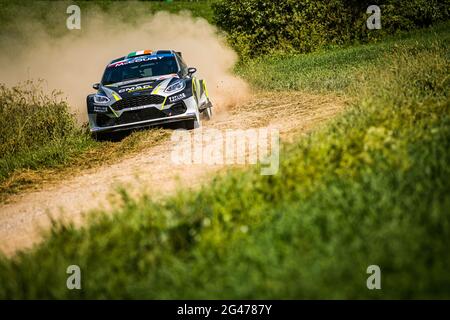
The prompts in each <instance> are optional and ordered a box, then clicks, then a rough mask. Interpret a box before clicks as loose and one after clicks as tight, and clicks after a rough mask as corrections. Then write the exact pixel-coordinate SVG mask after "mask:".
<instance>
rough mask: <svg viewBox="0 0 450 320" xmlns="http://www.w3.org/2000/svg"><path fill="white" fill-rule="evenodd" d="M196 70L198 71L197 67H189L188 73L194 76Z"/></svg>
mask: <svg viewBox="0 0 450 320" xmlns="http://www.w3.org/2000/svg"><path fill="white" fill-rule="evenodd" d="M196 72H197V68H193V67H190V68H188V75H190V76H192V75H193V74H194V73H196Z"/></svg>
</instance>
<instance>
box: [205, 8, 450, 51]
mask: <svg viewBox="0 0 450 320" xmlns="http://www.w3.org/2000/svg"><path fill="white" fill-rule="evenodd" d="M373 4H377V5H379V7H380V9H381V21H382V28H381V29H380V30H369V29H368V28H367V27H366V20H367V18H368V17H369V16H370V14H367V13H366V10H367V8H368V7H369V6H370V5H373ZM213 10H214V22H215V23H216V24H217V25H218V26H219V27H220V28H221V29H222V30H224V31H226V32H228V34H229V36H228V39H229V41H230V43H231V44H232V45H233V46H234V47H235V49H236V50H237V51H238V52H239V53H240V54H241V56H243V57H255V56H259V55H261V54H267V53H274V52H283V53H286V52H295V53H298V52H300V53H304V52H312V51H315V50H317V49H321V48H328V47H330V46H333V45H344V44H349V43H354V42H356V41H359V42H369V41H377V40H380V39H382V38H384V37H385V36H386V35H390V34H396V33H398V32H402V31H406V30H412V29H415V28H422V27H427V26H430V25H431V24H432V23H436V22H438V21H442V20H446V19H448V18H449V17H450V1H449V0H444V1H442V0H413V1H403V0H379V1H375V2H374V1H360V0H329V1H315V0H303V1H298V0H285V1H264V0H221V1H218V2H216V3H214V4H213Z"/></svg>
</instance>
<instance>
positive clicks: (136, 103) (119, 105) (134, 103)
mask: <svg viewBox="0 0 450 320" xmlns="http://www.w3.org/2000/svg"><path fill="white" fill-rule="evenodd" d="M163 102H164V97H163V96H159V95H155V94H147V95H139V96H136V97H129V98H124V99H122V100H119V101H117V102H114V103H113V104H112V108H113V109H114V110H116V111H118V110H122V109H125V108H133V107H140V106H146V105H150V104H161V103H163Z"/></svg>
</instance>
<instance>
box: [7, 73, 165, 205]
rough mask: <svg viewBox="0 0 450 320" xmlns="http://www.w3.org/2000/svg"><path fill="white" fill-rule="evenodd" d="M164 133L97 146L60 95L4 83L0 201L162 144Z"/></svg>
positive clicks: (36, 84)
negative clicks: (8, 85)
mask: <svg viewBox="0 0 450 320" xmlns="http://www.w3.org/2000/svg"><path fill="white" fill-rule="evenodd" d="M168 136H169V131H168V130H164V129H155V130H146V131H136V132H133V133H131V134H129V135H128V136H125V135H123V136H122V138H123V139H122V140H118V141H107V142H97V141H95V140H94V139H92V138H91V136H90V134H89V132H88V130H87V128H86V127H82V128H81V127H79V126H78V125H77V123H76V120H75V117H74V116H73V115H72V114H70V112H69V107H68V105H67V103H66V102H65V101H63V100H61V99H60V98H59V95H58V94H57V93H52V94H45V93H43V91H42V88H41V84H40V83H39V82H31V81H28V82H26V83H24V84H21V85H18V86H16V87H13V88H7V87H5V86H2V85H0V154H1V156H0V200H3V201H4V200H6V199H7V198H8V196H10V195H11V194H14V193H17V192H19V191H23V190H25V189H27V188H30V187H38V186H39V185H40V184H41V183H42V182H49V181H56V180H58V179H59V178H61V177H66V176H67V175H68V174H69V173H70V174H73V173H74V172H75V171H79V170H83V169H86V168H92V167H96V166H101V165H104V164H109V163H112V162H113V161H116V160H117V159H118V158H122V157H124V156H128V155H131V154H133V153H136V152H138V151H142V150H143V149H145V148H149V147H151V146H154V145H156V144H158V143H160V142H162V141H164V140H165V139H166V138H168Z"/></svg>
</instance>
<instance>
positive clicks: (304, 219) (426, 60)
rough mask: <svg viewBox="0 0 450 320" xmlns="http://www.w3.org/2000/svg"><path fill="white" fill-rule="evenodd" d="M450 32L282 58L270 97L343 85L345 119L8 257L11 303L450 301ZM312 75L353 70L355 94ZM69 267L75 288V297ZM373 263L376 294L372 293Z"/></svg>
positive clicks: (4, 266) (3, 271) (5, 290)
mask: <svg viewBox="0 0 450 320" xmlns="http://www.w3.org/2000/svg"><path fill="white" fill-rule="evenodd" d="M448 30H449V29H448V28H439V29H436V33H435V32H434V30H428V31H427V32H426V34H425V33H423V34H421V35H420V36H417V37H416V38H414V39H415V40H414V41H404V42H398V44H397V45H386V44H383V43H380V44H377V45H374V46H370V47H364V46H362V47H361V46H357V47H354V48H347V49H343V50H342V51H340V50H332V51H330V52H322V53H320V54H312V55H302V56H289V57H287V58H286V59H281V58H273V59H277V60H275V61H276V63H277V66H280V67H281V68H276V69H275V74H274V75H273V76H274V77H275V78H277V79H280V80H278V81H275V82H273V84H272V86H273V87H271V88H273V89H279V88H291V89H297V88H302V89H303V88H306V89H313V90H318V91H321V90H330V89H332V90H338V91H339V90H345V93H346V94H348V95H349V96H351V97H352V102H351V105H350V106H349V107H348V110H347V111H346V112H345V113H344V114H343V115H342V116H340V117H338V118H337V119H335V120H334V121H333V122H332V123H330V124H329V125H328V126H327V127H325V128H322V129H320V130H318V131H315V132H313V133H312V134H311V135H309V136H308V137H307V138H304V139H302V140H301V141H298V142H297V143H294V144H292V145H285V146H283V149H282V152H281V162H280V171H279V173H278V174H277V175H274V176H261V175H259V170H258V168H254V169H252V170H249V171H242V170H233V171H231V172H229V173H228V174H226V175H223V176H218V177H217V178H216V179H215V180H214V181H213V183H212V184H211V185H208V186H205V187H204V188H203V189H202V190H200V192H186V191H183V190H180V191H179V193H178V194H177V195H175V196H173V197H170V198H168V199H166V200H165V201H164V202H154V201H152V199H151V197H150V196H147V197H143V198H142V199H139V200H133V199H130V198H129V197H128V195H127V194H126V192H125V191H123V192H122V195H123V198H124V201H125V204H124V206H123V207H122V208H117V209H116V210H115V212H113V213H112V214H111V213H105V212H96V214H95V215H92V218H91V219H92V221H90V223H88V224H87V225H86V226H85V227H83V228H81V229H77V228H74V227H73V226H71V225H55V226H54V228H53V230H52V232H51V233H50V234H48V236H47V239H46V241H45V242H43V243H42V244H41V245H39V246H37V247H35V248H34V249H33V250H32V251H29V252H25V253H19V254H18V255H17V256H16V257H14V258H11V259H6V258H2V259H1V261H0V283H1V284H2V285H1V286H0V297H1V298H382V299H387V298H449V297H450V278H449V277H448V272H449V270H450V256H449V255H448V246H449V239H450V196H449V193H448V190H450V179H449V177H450V139H449V138H450V99H449V91H448V88H449V87H450V78H449V76H448V75H449V74H450V63H449V58H450V51H449V43H450V42H449V37H450V33H449V31H448ZM377 50H378V51H380V53H377V52H376V51H377ZM346 56H350V57H358V61H359V63H360V66H358V67H356V65H353V62H352V61H348V60H347V59H344V58H342V57H346ZM374 56H376V57H377V63H376V64H374V63H372V58H373V57H374ZM339 57H341V58H339ZM271 59H272V58H271ZM272 61H274V60H270V59H267V60H266V65H264V62H263V61H257V62H256V64H250V65H249V66H247V67H248V68H250V69H245V68H246V66H245V65H242V66H240V71H241V72H242V73H243V74H245V75H247V77H248V79H249V80H251V81H253V84H254V85H255V86H259V87H264V85H263V84H261V83H260V82H258V81H257V80H256V78H255V77H253V76H252V72H250V71H249V70H253V71H254V70H256V69H258V68H259V67H261V68H264V69H265V70H272V69H270V68H271V66H270V64H271V63H272ZM321 61H329V62H328V63H320V62H321ZM331 61H334V64H332V63H331ZM293 62H295V64H294V63H293ZM311 66H314V70H315V71H313V69H312V67H311ZM289 68H292V69H295V70H293V71H288V72H286V70H289ZM303 69H306V70H310V73H312V72H316V74H317V75H327V74H329V72H330V70H336V73H338V72H339V70H343V72H344V73H345V79H346V84H345V86H343V87H341V86H339V85H337V84H331V85H330V83H329V79H330V77H329V76H328V77H324V78H321V77H318V78H317V79H315V83H314V86H313V87H308V86H306V84H305V83H306V81H304V79H307V77H308V75H306V76H305V77H306V78H302V76H299V78H300V80H299V81H300V82H297V81H296V80H294V79H292V77H294V76H295V77H296V76H297V75H300V74H301V70H303ZM296 70H300V71H296ZM362 71H363V72H362ZM286 74H287V75H288V76H287V77H288V78H290V79H287V80H282V79H281V76H286ZM309 76H311V75H309ZM302 79H303V80H302ZM321 80H322V81H321ZM286 83H293V85H292V86H286V85H285V84H286ZM264 88H268V87H264ZM72 264H77V265H79V266H80V267H81V270H82V287H83V289H82V290H79V291H78V290H74V291H69V290H67V288H66V279H67V274H66V268H67V266H68V265H72ZM372 264H377V265H379V266H380V267H381V270H382V290H379V291H377V290H374V291H370V290H367V288H366V279H367V276H368V275H367V274H366V268H367V267H368V266H369V265H372Z"/></svg>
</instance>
